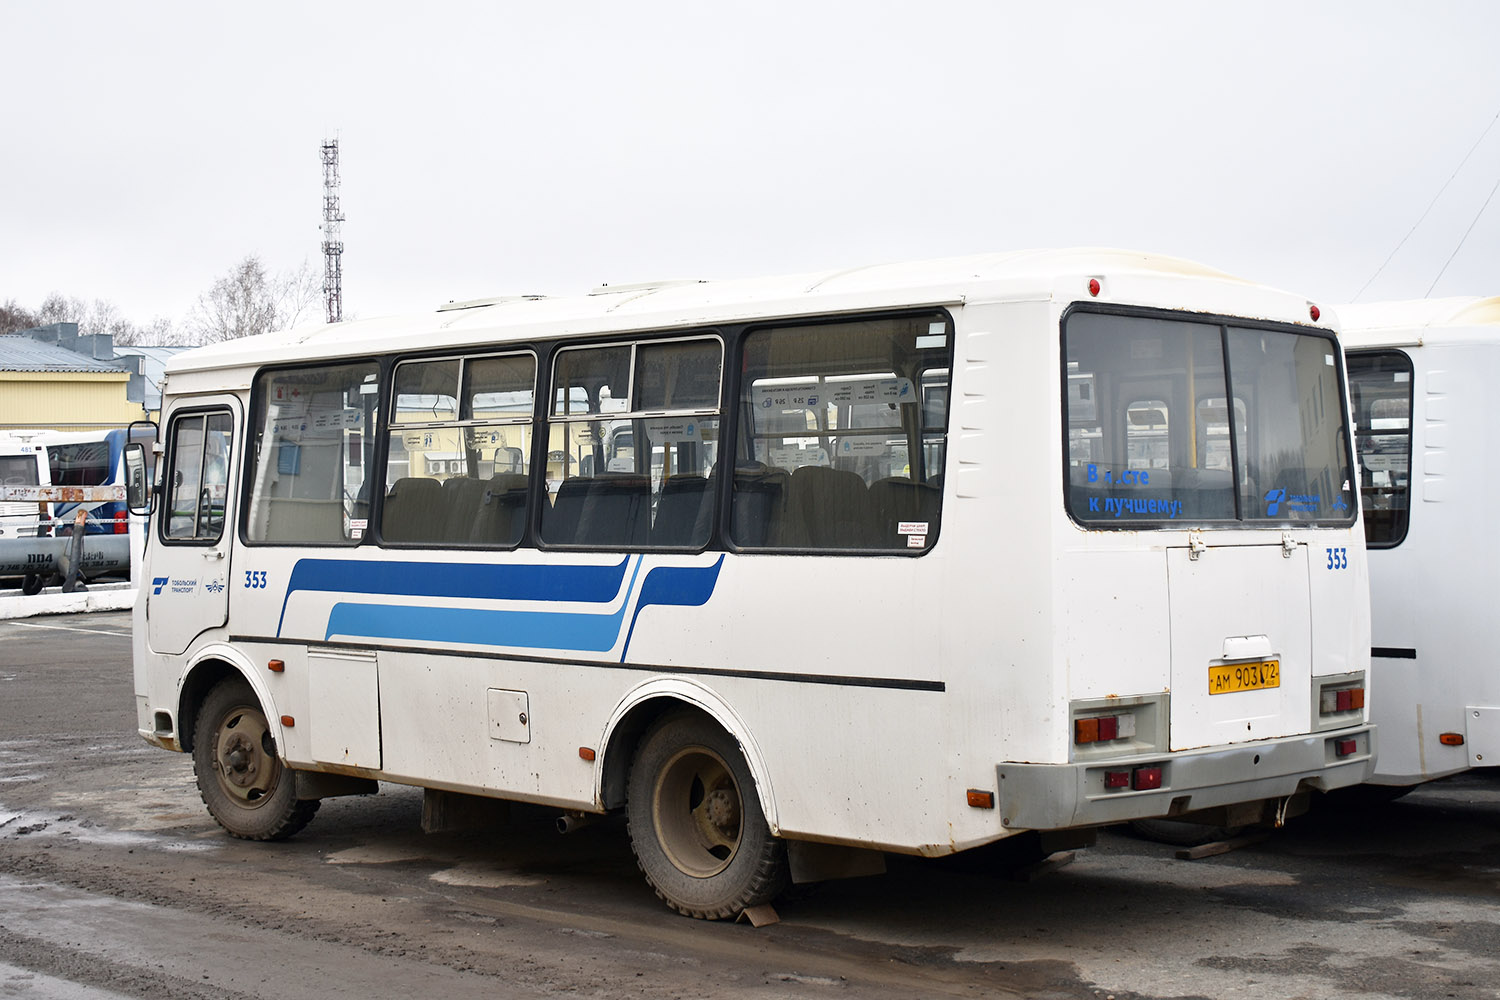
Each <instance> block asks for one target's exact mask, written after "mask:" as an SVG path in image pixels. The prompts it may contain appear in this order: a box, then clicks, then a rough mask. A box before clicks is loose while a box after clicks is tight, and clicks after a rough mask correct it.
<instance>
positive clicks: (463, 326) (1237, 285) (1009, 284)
mask: <svg viewBox="0 0 1500 1000" xmlns="http://www.w3.org/2000/svg"><path fill="white" fill-rule="evenodd" d="M1092 277H1097V278H1099V279H1100V282H1101V285H1102V286H1103V287H1102V289H1101V293H1100V295H1099V296H1098V299H1097V300H1098V301H1101V302H1110V301H1115V302H1128V303H1131V304H1135V305H1148V306H1160V307H1162V308H1174V309H1186V310H1190V311H1203V312H1219V313H1228V314H1230V315H1236V316H1246V317H1250V318H1258V319H1270V320H1275V321H1278V322H1288V323H1299V322H1300V323H1307V322H1308V308H1307V306H1308V300H1307V299H1305V298H1302V297H1299V296H1294V295H1291V294H1289V293H1286V292H1279V291H1275V290H1273V289H1269V288H1266V287H1265V286H1262V285H1257V284H1255V283H1253V282H1249V281H1246V280H1244V279H1241V278H1236V277H1234V276H1232V275H1229V274H1226V273H1224V272H1222V271H1218V270H1215V269H1213V268H1210V267H1206V266H1204V265H1201V264H1197V263H1194V262H1192V261H1187V260H1182V259H1180V258H1176V257H1167V256H1162V255H1158V254H1149V253H1142V252H1138V251H1129V250H1112V249H1076V250H1021V251H1011V252H1005V253H992V254H982V255H978V256H971V257H953V258H945V259H939V260H929V261H918V262H911V263H900V264H877V265H871V266H865V267H856V268H849V269H845V270H830V271H821V272H813V273H807V274H795V275H785V276H780V277H769V278H750V279H732V280H725V281H667V282H657V283H645V284H631V285H620V286H609V285H606V286H601V287H599V288H596V289H594V290H593V291H592V292H590V293H588V294H586V295H574V296H562V297H549V296H542V295H520V296H508V297H502V298H495V299H480V300H474V301H471V302H452V303H448V304H445V305H443V306H440V307H439V308H438V309H436V310H434V311H432V312H430V313H426V314H420V315H408V316H399V317H383V318H376V319H362V320H351V321H347V322H344V323H337V324H322V323H316V324H307V325H304V326H301V327H296V328H294V329H291V330H285V331H281V332H277V333H269V334H265V335H263V336H259V337H247V338H244V339H241V340H234V341H226V342H224V343H220V344H214V345H211V346H208V347H202V348H198V349H196V350H192V351H187V352H184V353H182V354H179V355H177V356H176V357H174V358H173V359H171V360H170V361H169V362H168V364H167V374H168V375H169V376H171V375H173V374H181V373H187V372H192V371H208V370H213V369H226V368H234V367H240V366H247V367H250V366H258V365H264V364H271V363H279V362H296V361H304V360H309V361H310V360H317V359H326V358H336V357H342V356H368V355H371V354H384V353H391V352H398V351H410V350H412V349H413V347H417V346H426V347H434V348H437V347H442V346H451V347H454V348H465V347H470V346H474V345H483V344H503V343H506V342H509V341H525V340H531V339H540V338H547V337H556V336H565V335H588V334H599V333H616V332H618V333H632V332H641V331H648V330H670V329H678V328H681V329H692V328H701V327H704V326H711V325H715V324H723V323H734V322H742V321H746V320H763V319H768V318H791V317H797V316H816V315H820V314H830V313H837V312H846V311H853V310H871V309H881V308H895V307H902V306H924V305H925V306H944V305H959V304H962V303H965V302H981V301H1003V300H1027V299H1040V300H1054V299H1055V300H1062V301H1073V300H1078V299H1085V300H1086V299H1089V297H1090V296H1089V292H1088V288H1087V286H1088V280H1089V278H1092ZM1324 325H1327V324H1326V323H1325V324H1324Z"/></svg>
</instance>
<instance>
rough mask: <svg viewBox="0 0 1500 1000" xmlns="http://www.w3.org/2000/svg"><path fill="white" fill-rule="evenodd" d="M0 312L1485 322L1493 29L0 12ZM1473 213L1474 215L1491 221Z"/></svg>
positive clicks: (188, 8) (580, 6)
mask: <svg viewBox="0 0 1500 1000" xmlns="http://www.w3.org/2000/svg"><path fill="white" fill-rule="evenodd" d="M0 37H3V38H4V39H5V40H6V44H5V58H4V62H3V66H4V70H5V81H6V82H5V86H4V90H3V96H0V111H3V115H0V127H3V147H0V148H3V156H0V301H3V300H5V299H12V298H13V299H16V300H17V301H19V302H20V303H21V304H22V305H23V306H27V307H30V308H35V307H36V306H37V305H39V304H40V303H41V301H42V299H43V298H44V297H45V296H46V295H47V294H48V293H49V292H54V291H55V292H61V293H63V294H65V295H69V296H79V297H82V298H85V299H94V298H103V299H107V300H110V301H112V302H113V303H115V305H117V306H118V307H119V309H120V310H121V312H122V313H123V314H124V315H125V317H126V318H128V319H130V320H131V321H132V322H135V323H138V324H145V323H147V322H149V321H151V320H152V319H154V318H157V317H167V318H169V319H172V320H173V321H180V320H181V319H182V318H184V317H185V316H186V315H187V313H188V312H189V310H190V309H191V307H192V306H193V304H194V302H195V301H196V299H197V297H198V296H199V294H200V293H202V292H203V291H204V290H206V289H207V288H208V287H209V286H210V285H211V284H212V282H213V280H214V279H215V278H216V277H218V276H220V275H223V274H225V273H226V272H228V271H229V270H230V269H231V268H232V267H233V266H234V265H235V263H236V262H237V261H239V260H240V259H241V258H243V257H244V256H245V255H246V254H249V253H256V254H258V255H260V257H261V259H262V260H263V261H264V263H265V264H266V266H267V267H268V269H271V270H282V269H287V268H294V267H297V266H299V265H301V264H302V262H303V261H307V262H308V263H309V264H310V265H311V266H313V267H314V268H316V269H317V271H318V272H319V273H321V270H322V253H321V240H322V233H321V232H320V229H319V226H320V223H321V220H322V183H323V177H322V166H321V161H320V156H319V146H320V144H321V143H322V141H323V139H324V138H325V137H330V136H334V135H337V136H338V138H339V140H340V143H341V151H342V156H341V161H342V176H343V186H342V190H341V195H342V202H343V209H344V212H345V215H346V216H347V221H346V222H345V224H344V234H343V236H344V243H345V253H344V258H343V264H344V303H345V314H346V315H351V314H352V315H358V316H366V317H368V316H375V315H380V314H385V313H390V312H402V311H412V310H426V309H428V308H431V307H433V306H435V305H437V304H438V303H440V302H444V301H448V300H450V299H466V298H477V297H483V296H489V295H500V294H513V293H549V294H565V293H572V292H580V291H584V290H587V289H588V288H590V287H592V286H594V285H597V284H600V283H602V282H610V283H621V282H630V281H643V280H649V279H653V278H727V277H744V276H752V275H758V274H776V273H785V272H792V271H801V270H807V269H816V268H825V267H843V266H851V265H857V264H865V263H878V262H884V261H893V260H906V259H918V258H924V257H938V256H949V255H953V254H966V253H976V252H983V251H991V250H1008V249H1020V248H1026V247H1060V246H1090V245H1092V246H1117V247H1127V248H1132V249H1142V250H1150V251H1157V252H1161V253H1167V254H1172V255H1176V256H1182V257H1189V258H1192V259H1196V260H1199V261H1202V262H1204V263H1207V264H1210V265H1213V266H1215V267H1219V268H1222V269H1224V270H1228V271H1231V272H1234V273H1237V274H1240V275H1243V276H1245V277H1249V278H1252V279H1255V280H1258V281H1262V282H1265V283H1267V284H1271V285H1276V286H1280V287H1283V288H1287V289H1290V290H1293V291H1297V292H1300V293H1302V294H1305V295H1308V296H1309V297H1311V298H1313V299H1315V300H1318V301H1322V302H1327V303H1337V302H1339V301H1346V300H1348V299H1350V298H1352V297H1353V296H1354V295H1355V294H1356V293H1357V292H1358V291H1359V290H1360V288H1361V286H1363V285H1364V284H1365V282H1366V281H1367V280H1368V279H1369V278H1370V277H1371V275H1373V274H1374V273H1375V271H1376V269H1377V268H1379V267H1380V265H1381V263H1382V262H1383V261H1384V260H1385V259H1386V257H1387V255H1389V254H1390V253H1391V251H1392V250H1393V249H1394V248H1395V247H1396V246H1397V244H1398V243H1399V242H1400V241H1401V240H1402V238H1403V237H1404V236H1406V234H1407V232H1408V231H1409V230H1410V229H1411V227H1412V226H1413V225H1414V224H1415V223H1416V222H1417V220H1418V218H1420V217H1421V216H1422V213H1423V212H1424V211H1425V210H1426V209H1427V206H1428V204H1429V203H1430V202H1431V201H1432V199H1433V198H1434V196H1435V195H1437V193H1438V191H1439V190H1440V189H1441V188H1442V187H1443V185H1444V183H1445V182H1446V181H1448V179H1449V178H1450V176H1452V175H1453V173H1454V170H1455V169H1456V168H1457V167H1458V166H1459V163H1460V162H1461V161H1462V160H1463V159H1464V157H1465V155H1466V154H1468V153H1469V151H1470V150H1471V148H1473V154H1472V156H1471V157H1470V159H1469V160H1468V162H1467V164H1466V165H1465V166H1464V167H1463V169H1462V171H1460V172H1459V173H1458V175H1457V176H1456V178H1454V179H1453V181H1452V184H1451V185H1450V186H1449V187H1448V188H1447V190H1446V191H1445V192H1444V193H1443V195H1442V197H1441V199H1439V200H1438V202H1437V203H1436V205H1435V206H1434V207H1433V208H1432V211H1431V213H1430V214H1429V215H1428V216H1427V218H1426V220H1425V221H1424V222H1423V223H1422V224H1421V226H1420V227H1419V228H1418V229H1417V230H1416V232H1415V233H1414V234H1413V235H1412V236H1411V238H1410V239H1409V240H1408V241H1407V242H1406V243H1405V245H1404V246H1403V247H1402V249H1401V250H1400V252H1399V253H1397V254H1396V256H1395V258H1394V259H1393V260H1392V261H1391V263H1390V264H1389V265H1388V266H1387V267H1386V269H1385V271H1384V272H1383V273H1382V274H1381V275H1380V277H1379V278H1378V279H1377V280H1376V281H1375V283H1374V284H1373V285H1371V286H1370V288H1369V290H1368V291H1366V292H1365V293H1364V295H1363V297H1362V298H1361V301H1372V300H1377V299H1385V298H1405V297H1421V296H1423V295H1425V294H1426V293H1427V290H1428V287H1429V286H1430V285H1431V284H1432V282H1433V280H1434V279H1435V278H1436V277H1437V276H1438V274H1439V272H1440V271H1442V269H1443V267H1444V264H1445V262H1446V261H1447V260H1448V258H1449V256H1450V255H1452V254H1453V252H1454V249H1455V248H1456V247H1457V246H1458V245H1459V241H1460V239H1461V238H1462V237H1463V236H1464V233H1465V231H1466V230H1467V229H1468V228H1469V227H1470V225H1471V224H1473V229H1472V231H1471V232H1470V233H1469V235H1468V238H1467V242H1465V243H1464V244H1463V247H1462V249H1461V250H1460V251H1459V252H1458V255H1457V256H1456V257H1455V258H1454V259H1453V261H1452V263H1451V264H1449V265H1448V266H1447V270H1446V272H1445V273H1443V277H1442V279H1441V280H1440V281H1439V282H1438V283H1437V286H1436V288H1435V289H1433V292H1432V294H1433V295H1434V296H1442V295H1460V294H1500V271H1497V268H1496V264H1497V261H1500V197H1497V198H1496V200H1495V203H1492V204H1490V206H1489V208H1488V209H1487V210H1486V211H1484V212H1483V213H1482V214H1480V208H1481V206H1482V205H1483V204H1484V203H1485V200H1486V197H1487V196H1488V195H1489V194H1491V193H1492V191H1493V190H1494V187H1495V185H1496V183H1497V182H1500V126H1497V127H1496V128H1494V129H1493V130H1491V131H1490V132H1489V133H1488V134H1487V135H1485V138H1484V140H1483V142H1480V143H1479V145H1478V147H1477V148H1474V146H1475V143H1476V141H1478V140H1479V139H1480V136H1481V135H1482V134H1484V132H1485V129H1486V127H1487V126H1489V125H1490V124H1491V123H1492V122H1493V121H1494V120H1495V118H1496V116H1497V114H1500V58H1497V57H1496V49H1497V42H1500V3H1493V2H1481V0H1475V2H1468V3H1441V2H1422V3H1380V2H1371V0H1350V2H1331V3H1312V2H1309V0H1296V2H1254V3H1251V2H1243V3H1238V4H1227V3H1205V2H1201V0H1194V2H1190V3H1154V4H1147V3H1123V2H1118V0H1114V2H1104V3H1051V2H1041V0H1033V2H1028V3H994V2H991V3H985V2H973V3H957V2H955V3H948V2H941V0H922V2H920V3H918V2H915V0H913V2H908V3H885V2H871V0H861V2H853V0H847V2H838V3H835V2H827V3H823V2H817V0H801V2H779V0H769V2H768V0H757V2H755V3H745V4H734V3H723V2H718V3H715V2H702V0H699V2H696V3H657V2H652V0H639V2H636V3H620V2H608V3H606V2H598V3H596V2H588V0H574V2H571V3H565V4H564V3H555V4H552V3H536V2H528V3H450V2H443V0H428V2H425V3H422V4H414V3H410V2H409V0H403V2H399V3H398V2H384V0H375V2H372V0H362V2H354V3H311V2H293V3H282V2H274V0H272V2H258V3H253V4H234V5H229V4H218V3H202V2H198V0H194V2H190V3H129V4H123V3H119V2H118V0H108V2H99V0H72V2H67V3H61V2H57V3H54V2H38V0H0ZM1476 217H1477V219H1478V221H1477V223H1475V220H1476Z"/></svg>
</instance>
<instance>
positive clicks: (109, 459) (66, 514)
mask: <svg viewBox="0 0 1500 1000" xmlns="http://www.w3.org/2000/svg"><path fill="white" fill-rule="evenodd" d="M136 427H137V430H136V432H135V434H136V437H135V438H133V440H150V439H149V437H145V438H143V437H142V436H141V435H143V434H146V433H147V432H148V431H149V425H147V424H144V423H143V424H137V425H136ZM127 439H132V438H131V432H130V430H128V429H127V428H115V429H111V430H102V431H42V432H39V433H38V434H36V436H35V437H33V438H32V441H33V443H34V444H36V445H38V446H39V447H40V448H41V449H42V453H43V456H44V459H45V461H46V465H47V482H48V483H49V484H50V485H52V486H115V485H118V484H120V483H121V482H123V480H122V479H121V472H122V470H121V465H120V462H121V456H122V455H123V454H124V451H125V443H126V441H127ZM80 509H82V510H84V511H86V513H87V520H86V522H85V530H86V531H87V532H88V533H89V534H96V535H97V534H113V535H123V534H126V533H127V532H128V531H129V523H130V516H129V511H128V510H127V509H126V506H125V504H124V503H123V502H121V501H115V500H105V501H91V502H87V503H81V504H80V503H66V502H57V503H54V504H52V521H51V533H52V534H57V535H70V534H72V533H73V530H74V519H75V517H76V515H77V513H78V511H79V510H80Z"/></svg>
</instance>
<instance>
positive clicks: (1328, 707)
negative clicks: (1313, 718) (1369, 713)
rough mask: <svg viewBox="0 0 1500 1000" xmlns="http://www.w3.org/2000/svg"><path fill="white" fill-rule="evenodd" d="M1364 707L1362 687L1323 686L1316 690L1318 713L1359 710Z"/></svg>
mask: <svg viewBox="0 0 1500 1000" xmlns="http://www.w3.org/2000/svg"><path fill="white" fill-rule="evenodd" d="M1364 707H1365V689H1364V688H1363V687H1338V688H1336V687H1325V688H1322V689H1321V690H1320V691H1319V692H1318V714H1319V715H1334V714H1337V713H1339V712H1359V711H1363V710H1364Z"/></svg>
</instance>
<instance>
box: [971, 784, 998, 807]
mask: <svg viewBox="0 0 1500 1000" xmlns="http://www.w3.org/2000/svg"><path fill="white" fill-rule="evenodd" d="M969 805H971V806H973V807H974V808H975V809H993V808H995V793H994V792H982V791H980V790H979V789H977V788H971V789H969Z"/></svg>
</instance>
